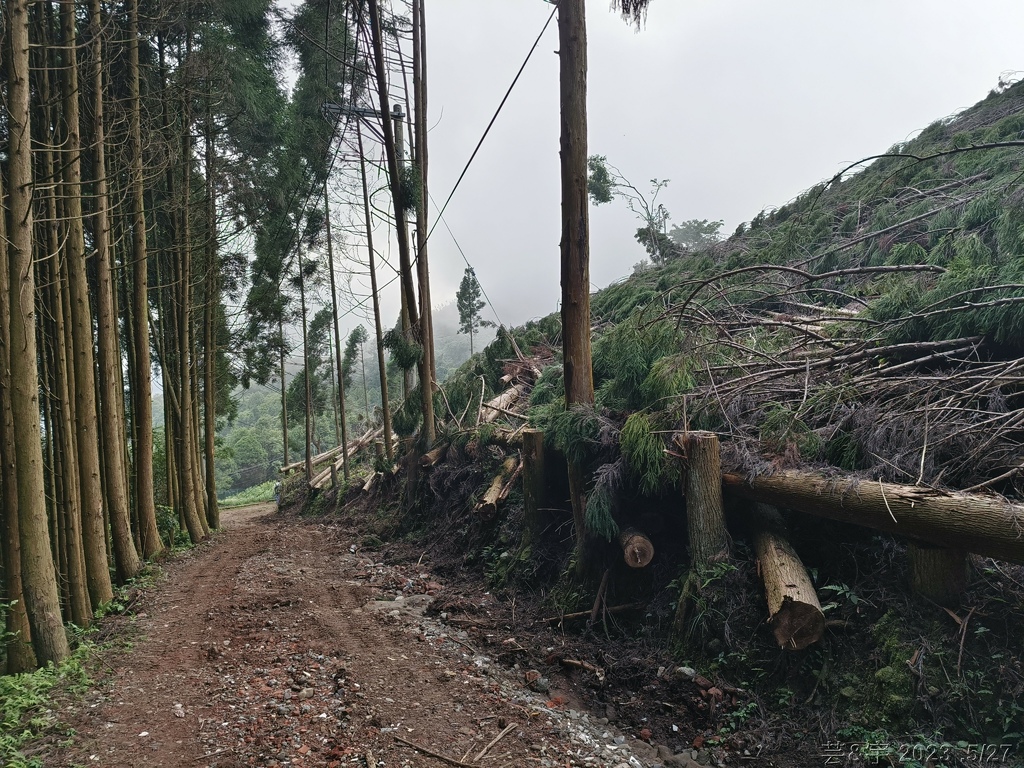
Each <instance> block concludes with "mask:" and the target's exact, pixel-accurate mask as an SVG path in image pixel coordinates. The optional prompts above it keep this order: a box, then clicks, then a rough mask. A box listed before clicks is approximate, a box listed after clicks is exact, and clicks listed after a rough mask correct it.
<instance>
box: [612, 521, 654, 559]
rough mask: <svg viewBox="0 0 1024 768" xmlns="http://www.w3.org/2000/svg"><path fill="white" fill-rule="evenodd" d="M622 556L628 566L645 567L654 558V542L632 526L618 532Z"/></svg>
mask: <svg viewBox="0 0 1024 768" xmlns="http://www.w3.org/2000/svg"><path fill="white" fill-rule="evenodd" d="M619 546H620V547H622V558H623V559H624V560H625V561H626V565H628V566H629V567H630V568H646V567H647V566H648V565H650V562H651V560H653V559H654V544H652V543H651V540H650V539H649V538H647V536H646V535H644V534H643V533H641V532H640V531H637V530H635V529H633V528H626V529H625V530H624V531H622V532H621V533H620V534H619Z"/></svg>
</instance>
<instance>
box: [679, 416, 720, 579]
mask: <svg viewBox="0 0 1024 768" xmlns="http://www.w3.org/2000/svg"><path fill="white" fill-rule="evenodd" d="M680 442H681V443H682V445H681V446H680V447H682V448H683V449H684V451H685V452H686V455H687V457H688V459H689V460H688V467H687V473H686V519H687V523H688V526H689V536H690V558H691V563H692V567H693V568H694V569H696V570H703V569H705V568H707V567H708V566H709V565H710V564H711V563H712V562H716V561H719V560H723V559H725V558H727V557H728V556H729V549H730V547H729V534H728V532H727V531H726V528H725V512H724V511H723V508H722V484H721V482H720V481H719V478H720V477H721V474H722V469H721V466H722V465H721V458H720V452H719V447H718V435H716V434H715V433H714V432H690V433H688V434H686V435H681V436H680V437H679V438H677V443H680Z"/></svg>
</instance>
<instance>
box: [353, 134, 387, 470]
mask: <svg viewBox="0 0 1024 768" xmlns="http://www.w3.org/2000/svg"><path fill="white" fill-rule="evenodd" d="M356 139H357V141H358V142H359V170H360V173H361V176H362V180H363V213H364V216H365V218H366V245H367V251H368V253H369V259H370V261H369V266H370V293H371V294H372V296H373V326H374V330H375V332H376V341H377V370H378V372H379V373H380V403H381V411H382V412H383V414H384V451H385V453H386V455H387V457H388V461H389V462H392V461H394V460H395V449H394V446H393V445H392V442H391V403H390V398H389V397H388V370H387V363H385V361H384V330H383V328H382V327H381V321H380V294H379V293H378V291H377V268H376V255H375V254H374V252H373V220H372V219H371V218H370V191H369V187H368V185H367V182H366V158H365V156H364V155H363V134H362V131H361V130H360V128H359V123H358V122H357V123H356Z"/></svg>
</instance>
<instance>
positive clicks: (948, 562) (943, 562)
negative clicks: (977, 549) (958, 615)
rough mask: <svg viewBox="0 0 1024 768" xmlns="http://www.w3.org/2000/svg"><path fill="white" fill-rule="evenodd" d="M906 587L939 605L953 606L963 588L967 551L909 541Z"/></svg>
mask: <svg viewBox="0 0 1024 768" xmlns="http://www.w3.org/2000/svg"><path fill="white" fill-rule="evenodd" d="M907 558H908V559H909V560H910V586H911V587H912V588H913V590H914V592H916V593H917V594H919V595H922V596H924V597H926V598H928V599H929V600H933V601H934V602H936V603H938V604H939V605H944V606H946V607H947V608H955V607H956V606H958V605H959V604H960V598H961V597H962V596H963V593H964V590H965V589H967V569H968V559H967V553H966V552H964V551H963V550H962V549H949V548H946V547H936V546H932V545H929V544H924V543H918V542H913V541H912V542H910V544H909V545H908V546H907Z"/></svg>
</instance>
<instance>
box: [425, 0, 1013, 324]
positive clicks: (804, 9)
mask: <svg viewBox="0 0 1024 768" xmlns="http://www.w3.org/2000/svg"><path fill="white" fill-rule="evenodd" d="M587 6H588V8H587V24H588V34H589V55H590V77H589V80H590V89H589V110H590V129H589V136H590V149H589V152H590V154H602V155H607V157H608V159H609V161H610V162H612V163H614V164H615V165H616V166H618V167H619V169H620V170H621V171H622V173H623V174H624V175H625V176H626V177H627V178H629V179H630V180H632V181H633V182H634V183H635V184H636V185H637V186H638V187H641V188H646V187H647V185H648V180H650V179H652V178H655V177H657V178H659V179H671V184H670V185H669V186H668V188H667V189H666V190H665V191H664V192H663V193H662V197H661V198H660V199H661V201H663V202H664V203H665V204H666V206H667V207H668V209H669V211H671V213H672V217H673V221H683V220H685V219H692V218H699V219H723V220H724V221H725V229H724V231H726V232H732V230H733V229H734V228H735V227H736V225H737V224H738V223H740V222H742V221H748V220H750V219H751V218H752V217H753V216H754V215H756V214H757V213H758V211H760V210H761V209H762V208H771V207H775V206H779V205H782V204H784V203H786V202H787V201H789V200H791V199H793V198H794V197H795V196H797V195H798V194H799V193H800V192H801V191H803V190H805V189H807V188H808V187H810V186H812V185H813V184H815V183H816V182H818V181H820V180H822V179H824V178H828V177H830V176H832V175H833V174H834V173H835V172H836V171H838V170H839V169H840V168H841V167H843V166H844V165H845V164H848V163H850V162H852V161H854V160H857V159H858V158H860V157H862V156H865V155H869V154H873V153H876V152H879V151H884V150H885V149H887V148H888V147H890V146H891V145H892V144H893V143H895V142H898V141H903V140H905V139H907V138H910V137H912V136H913V135H914V134H915V133H916V132H917V131H919V130H920V129H922V128H924V127H925V126H927V125H928V124H929V123H931V122H932V121H934V120H935V119H937V118H940V117H944V116H946V115H950V114H952V113H954V112H957V111H959V110H961V109H964V108H966V107H969V106H971V105H972V104H974V103H975V102H977V101H979V100H981V99H982V98H984V97H985V95H986V94H987V93H988V92H989V90H991V89H992V88H993V87H995V86H996V83H997V81H998V79H999V77H1000V74H1001V73H1004V72H1007V71H1014V70H1017V69H1024V52H1022V49H1021V45H1020V39H1021V30H1024V3H1022V2H1020V0H976V1H975V2H972V3H970V4H967V3H963V2H956V1H955V0H902V1H901V0H857V1H856V2H853V1H852V0H851V1H848V2H837V1H834V2H823V1H822V0H721V1H717V2H711V1H710V0H700V1H698V0H654V1H653V2H652V4H651V7H650V13H649V16H648V19H647V24H646V25H645V27H644V28H643V29H642V30H641V31H639V32H637V31H636V30H635V28H632V27H630V26H628V25H626V24H625V23H624V22H623V21H622V20H621V18H620V17H619V16H618V15H617V14H616V13H613V12H611V11H610V10H609V3H608V2H607V1H606V0H590V2H588V3H587ZM426 7H427V35H428V57H429V92H430V95H429V109H430V124H431V126H432V130H431V133H430V186H431V194H432V196H433V197H434V199H435V200H437V201H438V203H440V202H441V201H443V200H444V199H445V198H446V197H447V196H448V192H449V191H450V190H451V188H452V185H453V184H454V183H455V180H456V179H457V178H458V175H459V173H460V172H461V170H462V168H463V166H464V164H465V162H466V160H467V159H468V158H469V155H470V153H471V151H472V149H473V147H474V146H475V144H476V142H477V140H478V139H479V137H480V135H481V133H482V132H483V130H484V128H485V127H486V125H487V122H488V121H489V120H490V118H491V115H492V114H493V112H494V110H495V108H496V107H497V105H498V103H499V102H500V100H501V97H502V95H503V94H504V92H505V90H506V89H507V87H508V85H509V84H510V83H511V81H512V78H513V77H514V75H515V73H516V71H517V69H518V68H519V66H520V65H521V64H522V62H523V59H524V58H525V57H526V53H527V51H528V50H529V48H530V46H531V45H532V44H533V41H534V39H535V38H536V36H537V34H538V33H539V31H540V29H541V27H542V26H543V24H544V22H545V20H546V19H547V17H548V15H549V14H550V13H551V9H552V6H551V5H549V4H547V3H546V2H543V1H542V0H428V2H427V6H426ZM557 48H558V44H557V27H556V24H555V23H554V22H552V24H551V26H550V27H549V29H548V31H547V33H546V34H545V36H544V39H543V40H542V41H541V43H540V45H539V47H538V49H537V51H536V53H535V54H534V57H533V59H532V60H531V61H530V63H529V65H528V67H527V69H526V71H525V72H524V74H523V76H522V79H521V80H520V82H519V84H518V85H517V87H516V90H515V91H514V92H513V94H512V96H511V98H510V99H509V101H508V103H507V104H506V105H505V109H504V111H503V112H502V114H501V116H500V117H499V118H498V122H497V123H496V125H495V127H494V129H492V131H491V134H490V136H489V137H488V139H487V141H486V143H485V144H484V146H483V148H482V150H481V152H480V154H479V155H478V157H477V159H476V161H475V162H474V164H473V166H472V167H471V169H470V171H469V174H468V175H467V177H466V179H465V181H463V184H462V186H461V187H460V189H459V191H458V192H457V194H456V196H455V198H454V199H453V201H452V203H451V205H450V206H449V208H448V211H447V213H446V215H445V218H446V220H447V222H448V224H449V226H450V227H451V229H452V231H453V232H454V234H455V236H456V237H457V238H458V240H459V243H460V244H461V246H462V248H463V250H464V251H465V253H466V256H467V257H468V258H469V260H470V262H472V264H473V266H474V267H475V268H476V271H477V275H478V276H479V278H480V281H481V283H482V284H483V286H484V289H485V290H486V291H487V293H488V294H489V295H490V297H491V299H492V300H493V301H494V304H495V308H496V309H497V312H498V315H499V317H500V318H501V320H502V321H503V322H505V323H506V324H510V323H511V324H518V323H521V322H523V321H525V320H527V319H530V318H532V317H539V316H542V315H545V314H547V313H549V312H553V311H555V310H557V308H558V297H559V276H558V263H559V253H558V243H559V228H560V224H559V206H560V203H559V165H558V163H559V160H558V138H559V137H558V133H559V123H558V60H557V55H556V53H555V52H556V50H557ZM591 226H592V231H591V280H592V284H593V288H595V289H596V288H599V287H603V286H605V285H607V284H609V283H610V282H613V281H615V280H618V279H620V278H622V277H624V276H626V275H628V274H629V273H630V271H631V270H632V267H633V265H634V264H635V263H636V262H638V261H640V260H641V258H643V257H644V252H643V250H642V248H641V247H640V246H639V244H637V243H636V242H635V241H634V240H633V236H632V235H633V232H634V231H635V230H636V228H637V226H638V224H637V222H636V220H635V218H634V216H633V214H632V213H630V212H629V211H628V210H627V209H626V207H625V204H624V203H623V202H620V201H616V202H613V203H611V204H609V205H605V206H601V207H599V208H592V209H591ZM430 254H431V267H432V269H431V276H432V285H433V297H434V302H435V304H442V303H444V302H445V301H446V300H449V301H450V300H451V299H452V298H453V297H454V293H455V290H456V289H457V287H458V283H459V280H460V279H461V277H462V271H463V268H464V263H463V261H462V258H461V257H460V256H459V253H458V251H457V250H456V248H455V245H454V243H453V241H452V239H451V237H449V236H448V233H447V232H446V231H445V230H444V228H443V227H438V229H437V231H436V232H435V234H434V235H433V237H432V238H431V242H430Z"/></svg>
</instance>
